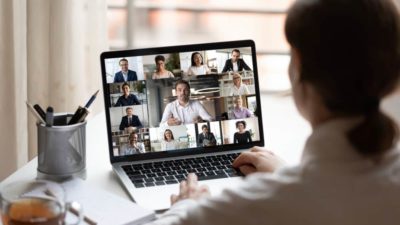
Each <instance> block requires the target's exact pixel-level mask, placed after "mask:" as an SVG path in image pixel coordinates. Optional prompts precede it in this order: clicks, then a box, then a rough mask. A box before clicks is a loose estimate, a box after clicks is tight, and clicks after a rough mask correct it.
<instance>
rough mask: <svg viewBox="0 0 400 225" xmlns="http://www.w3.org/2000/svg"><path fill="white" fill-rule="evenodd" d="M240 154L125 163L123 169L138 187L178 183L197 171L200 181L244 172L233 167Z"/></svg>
mask: <svg viewBox="0 0 400 225" xmlns="http://www.w3.org/2000/svg"><path fill="white" fill-rule="evenodd" d="M239 154H240V153H229V154H225V155H214V156H203V157H197V158H188V159H176V160H170V161H162V162H152V163H143V164H132V165H124V166H122V169H123V170H124V171H125V173H126V174H127V175H128V176H129V179H130V180H131V181H132V183H133V185H135V187H136V188H142V187H152V186H160V185H168V184H177V183H179V182H180V181H182V180H185V179H186V176H187V175H188V174H189V173H195V174H196V175H197V177H198V179H199V180H200V181H201V180H210V179H219V178H227V177H237V176H243V174H242V173H240V172H239V171H237V170H236V169H234V168H233V167H232V162H233V160H234V159H235V158H236V157H237V156H239Z"/></svg>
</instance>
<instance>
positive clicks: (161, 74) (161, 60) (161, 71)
mask: <svg viewBox="0 0 400 225" xmlns="http://www.w3.org/2000/svg"><path fill="white" fill-rule="evenodd" d="M154 61H155V62H156V72H154V73H153V77H152V78H153V80H154V79H164V78H173V77H174V74H173V73H172V72H171V71H168V70H166V69H165V57H164V56H162V55H158V56H156V58H155V59H154Z"/></svg>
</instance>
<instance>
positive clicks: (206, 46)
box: [100, 40, 265, 163]
mask: <svg viewBox="0 0 400 225" xmlns="http://www.w3.org/2000/svg"><path fill="white" fill-rule="evenodd" d="M246 47H250V48H251V56H252V62H253V75H254V88H255V96H257V97H256V102H257V109H256V110H257V111H256V113H257V115H258V116H257V118H258V127H259V135H260V140H258V141H253V142H251V143H246V144H228V145H218V146H213V147H206V148H204V147H197V148H187V149H179V150H173V151H161V152H149V153H143V154H134V155H124V156H114V155H113V140H112V133H111V132H112V129H111V118H110V110H109V107H110V106H111V102H110V92H109V88H108V83H107V78H106V68H105V60H106V59H110V58H122V57H135V56H145V55H158V54H167V53H174V52H191V51H203V50H218V49H234V48H246ZM100 63H101V71H102V82H103V95H104V105H105V107H104V108H105V115H106V123H107V139H108V149H109V154H110V162H111V163H116V162H126V161H142V160H150V159H160V158H169V157H179V156H187V155H195V154H206V153H214V152H226V151H232V150H239V149H247V148H250V147H252V146H264V144H265V143H264V130H263V123H262V112H261V100H260V89H259V79H258V69H257V60H256V48H255V43H254V41H253V40H239V41H227V42H213V43H201V44H190V45H177V46H167V47H156V48H142V49H132V50H119V51H107V52H103V53H102V54H101V55H100Z"/></svg>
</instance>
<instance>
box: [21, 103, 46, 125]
mask: <svg viewBox="0 0 400 225" xmlns="http://www.w3.org/2000/svg"><path fill="white" fill-rule="evenodd" d="M25 103H26V106H28V109H29V111H31V113H32V114H33V115H34V116H35V117H36V119H37V120H38V121H39V122H40V123H43V124H45V123H46V121H44V119H43V118H42V117H41V116H40V115H39V113H38V112H37V111H36V109H35V108H33V106H32V105H31V104H29V103H28V102H25ZM39 107H40V106H39Z"/></svg>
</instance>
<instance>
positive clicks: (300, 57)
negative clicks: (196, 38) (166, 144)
mask: <svg viewBox="0 0 400 225" xmlns="http://www.w3.org/2000/svg"><path fill="white" fill-rule="evenodd" d="M285 35H286V38H287V40H288V43H289V45H290V47H291V49H290V54H291V61H290V63H289V80H290V83H291V86H292V95H293V99H294V103H295V105H296V107H297V109H298V111H299V113H300V114H301V115H302V116H303V117H304V118H305V119H306V120H307V121H308V122H309V124H310V126H311V128H312V133H311V135H310V136H309V138H308V139H307V141H306V142H305V146H304V150H303V153H302V156H301V160H300V162H299V163H298V165H290V166H283V165H282V163H281V161H279V160H278V157H277V156H276V155H275V154H274V153H273V152H271V151H267V150H265V149H264V148H261V147H254V148H252V149H251V150H250V151H247V152H243V153H242V154H241V155H239V156H238V157H237V158H236V159H235V160H234V162H233V167H235V168H237V169H240V171H241V172H242V173H244V174H246V177H245V178H244V179H243V181H241V182H240V184H237V185H236V186H235V187H229V189H226V190H225V191H222V193H221V194H219V195H218V196H214V197H210V192H209V191H208V189H207V187H206V186H199V183H198V180H197V177H196V175H195V174H189V175H188V178H187V180H186V181H182V182H181V184H180V190H179V192H177V195H173V196H171V202H172V204H173V205H172V206H171V208H170V209H169V210H168V211H166V212H165V213H164V214H162V215H159V216H158V217H157V221H154V222H153V223H152V224H176V225H178V224H185V225H189V224H190V225H197V224H198V225H200V224H208V225H214V224H230V225H239V224H240V225H250V224H251V225H256V224H280V225H292V224H304V225H305V224H307V225H321V224H324V225H337V224H348V225H350V224H351V225H375V224H385V225H397V224H399V221H400V206H399V202H400V149H399V146H398V141H399V127H398V125H397V124H396V123H395V122H394V121H393V120H392V119H391V118H390V117H388V116H387V115H385V113H384V112H383V110H381V108H380V106H381V101H382V100H383V99H384V98H385V97H386V96H388V95H389V94H391V93H393V92H394V91H395V90H396V89H398V88H399V78H400V73H399V72H400V15H399V10H398V8H397V5H396V3H395V2H394V1H393V0H351V1H349V0H297V1H294V3H293V6H292V7H291V8H290V9H289V10H288V11H287V16H286V21H285ZM265 39H266V40H267V37H265ZM287 141H290V137H287Z"/></svg>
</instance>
